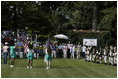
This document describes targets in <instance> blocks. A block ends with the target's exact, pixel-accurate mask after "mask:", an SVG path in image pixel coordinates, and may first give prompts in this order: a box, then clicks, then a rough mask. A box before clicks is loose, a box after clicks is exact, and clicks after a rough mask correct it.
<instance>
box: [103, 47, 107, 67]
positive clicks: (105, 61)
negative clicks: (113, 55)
mask: <svg viewBox="0 0 118 79" xmlns="http://www.w3.org/2000/svg"><path fill="white" fill-rule="evenodd" d="M103 52H104V53H103V57H104V64H105V65H107V51H106V49H104V51H103Z"/></svg>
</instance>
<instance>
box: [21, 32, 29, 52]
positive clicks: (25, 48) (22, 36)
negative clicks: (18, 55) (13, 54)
mask: <svg viewBox="0 0 118 79" xmlns="http://www.w3.org/2000/svg"><path fill="white" fill-rule="evenodd" d="M21 40H22V41H23V42H24V44H25V45H24V53H27V49H28V40H27V37H26V36H25V35H24V34H23V35H21Z"/></svg>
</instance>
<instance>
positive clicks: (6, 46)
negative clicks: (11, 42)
mask: <svg viewBox="0 0 118 79" xmlns="http://www.w3.org/2000/svg"><path fill="white" fill-rule="evenodd" d="M8 48H9V46H8V43H7V42H5V46H3V56H4V57H3V58H4V64H7V55H8Z"/></svg>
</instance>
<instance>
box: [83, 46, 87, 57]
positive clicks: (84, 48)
mask: <svg viewBox="0 0 118 79" xmlns="http://www.w3.org/2000/svg"><path fill="white" fill-rule="evenodd" d="M85 52H86V46H85V45H83V47H82V58H85Z"/></svg>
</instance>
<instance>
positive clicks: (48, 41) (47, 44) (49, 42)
mask: <svg viewBox="0 0 118 79" xmlns="http://www.w3.org/2000/svg"><path fill="white" fill-rule="evenodd" d="M49 45H52V43H51V41H50V38H48V40H47V42H46V47H48V46H49Z"/></svg>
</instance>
